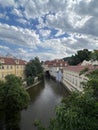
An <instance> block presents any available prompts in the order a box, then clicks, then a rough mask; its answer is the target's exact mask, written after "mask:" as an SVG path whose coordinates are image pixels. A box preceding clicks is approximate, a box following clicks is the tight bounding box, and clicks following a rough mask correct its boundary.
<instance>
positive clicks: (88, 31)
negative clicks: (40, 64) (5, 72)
mask: <svg viewBox="0 0 98 130" xmlns="http://www.w3.org/2000/svg"><path fill="white" fill-rule="evenodd" d="M84 48H86V49H89V50H93V49H98V0H0V55H6V54H9V53H10V54H11V55H13V56H15V57H17V58H22V59H25V60H30V59H32V58H34V57H36V56H38V57H39V58H40V59H41V60H52V59H57V58H58V59H59V58H63V57H67V56H71V55H72V54H75V53H76V52H77V50H81V49H84Z"/></svg>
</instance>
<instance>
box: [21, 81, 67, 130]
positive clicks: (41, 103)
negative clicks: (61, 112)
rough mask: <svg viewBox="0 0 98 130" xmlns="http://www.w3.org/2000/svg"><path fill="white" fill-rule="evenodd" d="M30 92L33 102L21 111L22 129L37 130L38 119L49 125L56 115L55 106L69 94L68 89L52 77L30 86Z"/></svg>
mask: <svg viewBox="0 0 98 130" xmlns="http://www.w3.org/2000/svg"><path fill="white" fill-rule="evenodd" d="M28 92H29V94H30V97H31V102H30V105H29V106H28V108H27V109H26V110H23V111H22V113H21V123H20V130H37V128H36V127H35V126H34V121H35V120H36V119H38V120H40V121H41V122H42V124H43V125H44V126H46V127H47V126H48V125H49V121H50V118H52V117H54V116H55V107H56V106H57V105H58V104H60V102H61V100H62V98H63V97H66V96H67V95H68V91H67V90H66V89H65V88H64V87H63V86H62V85H61V84H60V83H59V82H56V81H55V80H52V79H45V82H44V84H39V85H38V86H35V87H33V88H30V89H29V90H28Z"/></svg>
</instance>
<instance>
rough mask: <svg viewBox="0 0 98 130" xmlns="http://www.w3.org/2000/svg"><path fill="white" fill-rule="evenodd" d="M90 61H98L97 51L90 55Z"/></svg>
mask: <svg viewBox="0 0 98 130" xmlns="http://www.w3.org/2000/svg"><path fill="white" fill-rule="evenodd" d="M91 60H97V61H98V50H94V51H93V52H92V53H91Z"/></svg>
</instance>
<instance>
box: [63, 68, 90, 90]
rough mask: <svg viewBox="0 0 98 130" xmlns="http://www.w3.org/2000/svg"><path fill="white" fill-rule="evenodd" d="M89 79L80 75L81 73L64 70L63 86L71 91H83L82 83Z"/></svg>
mask: <svg viewBox="0 0 98 130" xmlns="http://www.w3.org/2000/svg"><path fill="white" fill-rule="evenodd" d="M87 80H88V79H87V77H85V76H84V75H81V76H80V75H79V72H74V71H70V70H67V69H64V70H63V84H64V85H65V86H66V87H67V88H68V89H69V90H70V91H73V90H78V91H83V85H82V84H81V82H86V81H87Z"/></svg>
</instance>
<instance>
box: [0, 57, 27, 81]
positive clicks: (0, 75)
mask: <svg viewBox="0 0 98 130" xmlns="http://www.w3.org/2000/svg"><path fill="white" fill-rule="evenodd" d="M26 63H27V62H26V61H24V60H21V59H16V58H11V57H0V80H4V79H5V76H6V75H9V74H14V75H16V76H19V77H21V78H24V69H25V65H26Z"/></svg>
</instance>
